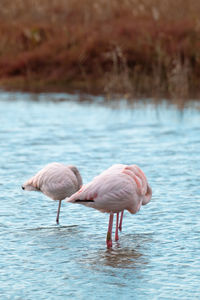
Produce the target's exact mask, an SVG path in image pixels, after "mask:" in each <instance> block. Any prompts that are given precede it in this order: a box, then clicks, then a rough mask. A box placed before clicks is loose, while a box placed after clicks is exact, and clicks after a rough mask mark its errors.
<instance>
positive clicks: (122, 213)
mask: <svg viewBox="0 0 200 300" xmlns="http://www.w3.org/2000/svg"><path fill="white" fill-rule="evenodd" d="M123 215H124V211H123V210H122V212H121V217H120V222H119V230H120V231H122V220H123Z"/></svg>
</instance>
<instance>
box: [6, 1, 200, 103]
mask: <svg viewBox="0 0 200 300" xmlns="http://www.w3.org/2000/svg"><path fill="white" fill-rule="evenodd" d="M5 2H6V5H2V6H1V5H0V20H1V21H0V34H1V39H0V86H1V87H3V88H6V89H15V90H27V91H43V90H48V91H53V90H55V91H62V92H63V91H71V92H76V91H79V92H80V93H88V94H101V95H104V96H105V97H107V98H113V97H116V98H118V97H121V95H123V96H125V97H126V98H127V99H134V98H137V97H156V98H173V99H177V101H179V99H185V100H187V99H191V98H199V95H200V84H199V82H200V72H199V70H200V56H199V36H200V23H199V13H200V3H199V4H198V3H196V1H194V0H187V1H185V2H184V3H182V4H181V6H180V5H179V3H174V1H172V0H167V1H165V2H164V3H161V2H160V3H156V5H155V3H154V1H153V0H150V1H149V0H142V1H138V0H134V1H131V0H129V1H124V2H120V1H117V0H111V1H109V3H107V2H104V1H99V2H98V1H97V2H96V1H91V0H84V1H81V2H80V1H79V2H77V1H76V0H69V1H68V5H67V7H66V5H65V2H63V0H58V1H52V2H51V3H45V2H44V3H41V2H39V0H35V1H32V0H27V1H18V0H17V1H16V2H15V3H11V2H9V1H7V0H5Z"/></svg>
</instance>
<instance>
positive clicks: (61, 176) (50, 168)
mask: <svg viewBox="0 0 200 300" xmlns="http://www.w3.org/2000/svg"><path fill="white" fill-rule="evenodd" d="M81 185H82V178H81V175H80V173H79V171H78V169H77V168H76V167H75V166H66V165H63V164H60V163H51V164H48V165H47V166H45V167H44V168H43V169H42V170H40V171H39V172H38V173H37V174H36V175H34V176H33V177H31V178H30V179H28V180H27V181H26V182H25V183H24V184H23V185H22V189H23V190H27V191H39V192H42V193H43V194H45V195H46V196H48V197H49V198H51V199H53V200H59V207H58V214H57V223H58V221H59V220H58V219H59V212H60V205H61V200H63V199H65V198H66V197H69V196H71V195H72V194H74V193H75V192H76V191H78V190H79V189H80V187H81Z"/></svg>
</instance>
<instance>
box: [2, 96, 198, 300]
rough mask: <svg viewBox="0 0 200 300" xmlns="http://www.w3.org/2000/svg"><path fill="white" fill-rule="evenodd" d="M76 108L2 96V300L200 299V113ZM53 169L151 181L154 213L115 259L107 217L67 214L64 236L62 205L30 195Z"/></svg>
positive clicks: (137, 218) (54, 100)
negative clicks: (125, 170) (32, 180)
mask: <svg viewBox="0 0 200 300" xmlns="http://www.w3.org/2000/svg"><path fill="white" fill-rule="evenodd" d="M60 99H65V100H66V101H59V100H60ZM76 100H77V99H76V96H71V95H56V94H54V95H53V94H46V95H45V94H41V95H34V94H32V95H31V94H22V93H6V92H1V93H0V118H1V127H0V149H1V155H0V188H1V193H0V201H1V208H0V242H1V247H0V296H1V299H26V300H28V299H40V300H41V299H45V300H46V299H126V300H127V299H199V297H200V296H199V295H200V259H199V257H200V241H199V240H200V217H199V215H200V189H199V182H200V179H199V178H200V163H199V161H200V110H198V109H197V108H195V104H194V107H186V108H185V109H184V110H183V111H179V110H178V109H176V107H174V106H172V105H171V106H168V105H166V103H164V102H163V103H162V104H160V105H159V106H155V105H154V104H150V103H149V104H146V105H144V104H137V105H135V106H133V107H128V106H126V105H123V104H121V105H119V106H117V107H114V108H113V107H112V106H106V105H104V104H103V103H102V101H101V100H102V99H101V98H96V99H95V101H94V102H93V103H90V102H89V101H88V102H87V101H86V102H82V103H81V102H78V101H76ZM53 161H57V162H63V163H66V164H75V165H77V166H78V167H79V169H80V172H81V174H82V176H83V178H84V182H88V181H89V180H91V179H92V178H93V177H94V176H95V175H97V174H98V173H100V172H101V171H103V170H104V169H106V168H107V167H109V166H111V165H112V164H114V163H124V164H130V163H136V164H138V165H139V166H141V168H142V169H143V170H144V172H145V173H146V175H147V177H148V179H149V182H150V184H151V186H152V189H153V198H152V201H151V202H150V203H149V204H148V205H147V206H145V207H142V209H141V210H140V212H139V213H138V214H136V215H130V214H129V213H128V212H126V213H125V218H124V224H123V232H122V233H121V234H120V240H119V242H117V243H116V242H114V243H113V249H112V250H107V249H106V245H105V238H106V231H107V225H108V215H107V214H102V213H100V212H98V211H95V210H92V209H89V208H86V207H82V206H79V205H73V204H64V203H63V206H62V210H61V216H60V225H59V226H57V225H56V223H55V218H56V211H57V203H55V202H53V201H52V200H50V199H48V198H47V197H45V196H44V195H42V194H40V193H36V192H30V193H28V192H24V191H22V190H21V188H20V186H21V184H22V183H23V182H24V181H25V180H26V179H27V178H29V177H30V176H32V175H33V174H35V173H36V172H37V171H38V170H39V169H40V168H42V167H43V166H44V165H45V164H47V163H49V162H53Z"/></svg>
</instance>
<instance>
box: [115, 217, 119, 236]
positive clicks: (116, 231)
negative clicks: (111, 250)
mask: <svg viewBox="0 0 200 300" xmlns="http://www.w3.org/2000/svg"><path fill="white" fill-rule="evenodd" d="M118 226H119V213H117V216H116V229H115V241H118V240H119V235H118Z"/></svg>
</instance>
